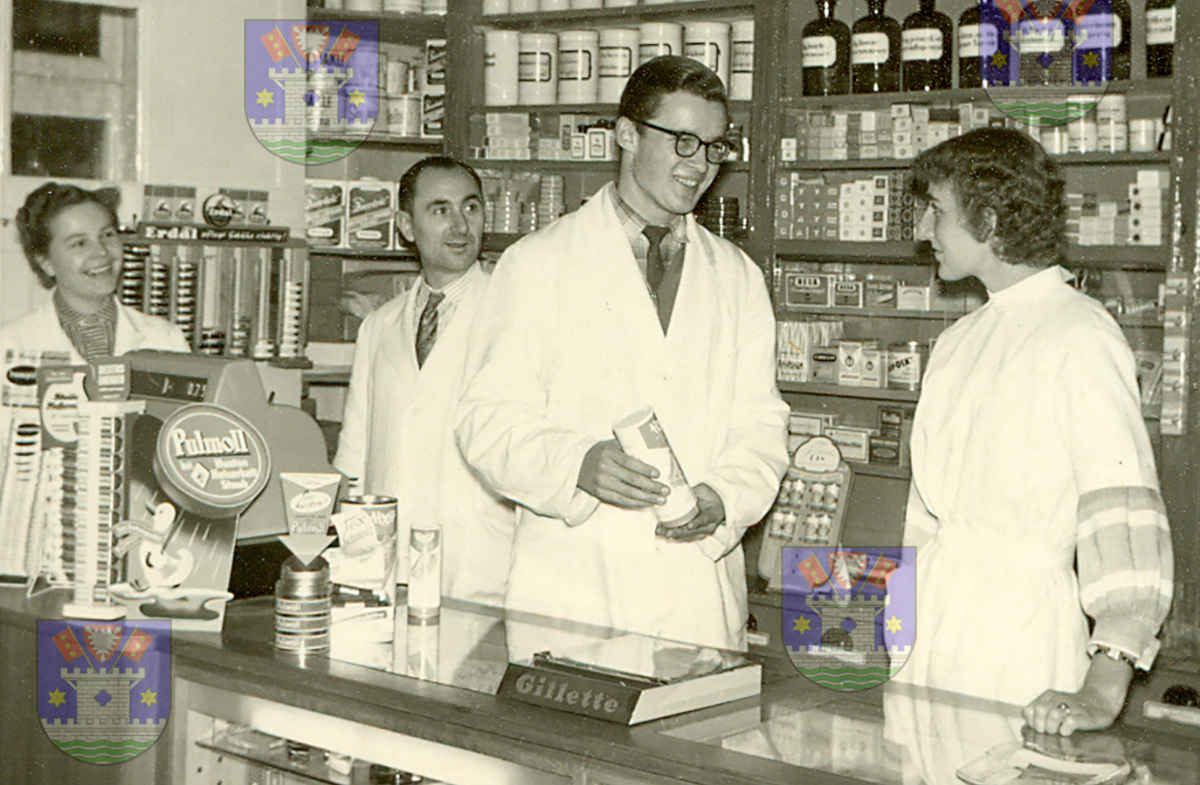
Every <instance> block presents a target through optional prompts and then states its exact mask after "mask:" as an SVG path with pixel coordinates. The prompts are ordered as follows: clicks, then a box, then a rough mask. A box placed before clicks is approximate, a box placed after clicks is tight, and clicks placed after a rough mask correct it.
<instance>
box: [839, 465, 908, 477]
mask: <svg viewBox="0 0 1200 785" xmlns="http://www.w3.org/2000/svg"><path fill="white" fill-rule="evenodd" d="M846 463H848V464H850V468H851V469H853V470H854V473H855V474H857V475H859V476H862V477H886V478H888V479H891V480H905V481H907V480H909V479H911V478H912V472H911V471H910V470H909V468H908V467H907V466H890V465H888V464H885V463H861V462H859V461H846Z"/></svg>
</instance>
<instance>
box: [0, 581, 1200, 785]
mask: <svg viewBox="0 0 1200 785" xmlns="http://www.w3.org/2000/svg"><path fill="white" fill-rule="evenodd" d="M61 602H62V597H61V596H60V595H59V594H51V595H46V596H43V597H39V598H37V599H35V600H33V601H29V600H26V599H24V596H23V594H22V593H21V591H20V590H19V589H16V590H14V589H4V590H0V652H2V653H3V654H4V657H3V660H2V661H3V663H4V668H3V670H4V675H5V682H4V683H5V690H4V692H3V695H2V696H0V710H2V711H0V718H2V719H0V731H2V732H3V733H4V737H5V739H6V752H5V755H4V756H3V758H0V779H3V781H4V782H5V783H15V784H18V785H19V784H20V783H26V782H82V781H84V780H85V779H86V780H87V781H89V782H112V783H135V782H136V783H146V782H151V781H155V782H161V783H196V784H197V785H200V784H202V783H203V784H208V783H218V782H220V783H222V784H223V785H232V784H233V783H242V782H246V783H250V782H260V783H263V782H314V781H315V782H331V783H339V784H341V783H360V782H363V783H365V782H368V781H377V780H376V779H375V778H376V777H383V776H388V777H391V779H387V780H386V781H388V782H407V781H412V779H411V777H410V776H409V775H419V776H421V777H423V778H425V781H426V782H439V781H440V782H449V783H456V785H484V784H485V783H486V784H487V785H492V784H493V783H538V784H539V785H540V784H541V783H546V784H547V785H549V784H550V783H561V784H562V785H567V784H568V783H570V784H571V785H586V784H587V783H593V784H600V783H603V784H604V785H638V784H645V785H668V783H674V784H675V785H684V784H685V783H695V784H696V785H794V783H797V782H803V783H813V784H814V785H834V784H835V783H837V784H839V785H843V784H844V785H853V784H854V783H880V784H881V785H891V784H892V783H897V784H898V783H914V784H915V783H927V784H928V785H950V783H955V782H956V781H957V780H956V777H955V772H956V771H957V770H958V769H959V768H960V767H961V766H962V765H963V764H964V763H969V762H971V761H972V760H974V759H976V758H978V757H979V756H981V755H983V754H984V753H986V752H987V751H988V750H991V749H994V748H996V747H997V746H999V745H1002V744H1011V743H1013V742H1019V741H1021V740H1022V736H1023V732H1022V729H1021V725H1022V722H1021V715H1020V707H1019V706H1015V705H1011V704H1000V703H994V702H989V701H983V700H979V699H974V698H969V697H966V696H963V695H958V694H952V693H944V692H937V691H931V690H926V689H919V688H917V689H913V688H907V687H905V686H903V685H899V684H895V683H888V684H885V685H884V686H883V687H881V688H877V689H873V690H867V691H863V692H836V691H831V690H827V689H824V688H821V687H818V686H816V685H815V684H813V683H811V682H809V681H808V680H807V679H806V678H804V677H803V676H801V675H800V674H799V673H797V672H796V671H795V669H794V668H793V667H792V665H791V663H790V662H789V661H788V660H787V659H786V657H784V656H783V653H782V650H781V649H777V648H774V649H756V650H754V651H752V652H751V653H752V654H753V655H756V656H758V657H761V659H762V661H763V689H762V694H761V695H760V696H758V697H754V698H745V699H742V700H738V701H733V702H730V703H724V704H720V705H717V706H713V707H710V708H707V709H703V710H699V711H693V712H688V713H685V714H679V715H676V716H673V717H667V718H664V719H661V720H656V721H652V722H647V723H644V724H640V725H636V726H634V727H626V726H623V725H618V724H614V723H611V722H604V721H601V720H596V719H592V718H589V717H581V716H577V715H574V714H567V713H562V712H556V711H552V710H550V709H545V708H541V707H538V706H531V705H526V704H524V703H515V702H512V701H509V700H505V699H502V698H497V697H496V696H495V692H496V689H497V687H498V685H499V683H500V679H501V677H502V675H503V672H504V669H505V667H506V665H507V663H508V661H509V660H510V659H512V658H520V657H521V656H524V655H527V654H528V653H530V652H532V651H537V650H540V649H543V648H551V647H554V646H555V645H556V641H559V640H561V639H562V638H564V637H572V638H578V636H580V635H584V636H593V637H597V638H608V637H618V636H621V635H623V633H620V632H618V631H614V630H608V629H605V628H598V627H590V626H586V625H579V624H572V623H569V622H564V621H559V620H555V619H548V618H545V617H540V616H534V615H528V614H517V613H505V612H504V611H502V610H500V609H498V608H492V607H487V606H481V605H476V604H472V603H460V602H456V601H447V602H445V603H444V605H443V608H442V612H441V617H440V620H439V623H438V624H435V625H429V626H426V627H421V628H417V627H411V626H409V625H408V624H407V623H405V622H404V621H401V623H400V624H399V625H389V624H385V625H383V627H382V632H383V634H382V635H380V634H379V633H380V632H381V628H380V627H379V626H378V625H377V624H376V623H373V622H372V620H370V619H366V618H365V617H359V618H346V619H345V620H344V621H339V622H336V623H335V624H334V628H333V630H334V631H333V648H332V650H331V652H330V653H329V654H328V655H319V656H313V655H305V656H299V655H295V654H288V653H285V652H281V651H277V650H276V649H275V648H274V646H273V644H272V640H273V635H272V633H273V621H274V619H273V616H274V613H273V603H272V601H271V600H270V599H261V600H250V601H238V602H234V603H232V604H231V605H230V608H229V611H228V613H227V616H226V623H225V629H224V631H223V632H222V633H221V634H219V635H218V634H215V633H210V634H204V633H190V634H174V635H172V638H171V651H172V663H171V668H172V678H173V682H172V688H171V695H172V698H171V715H170V719H169V720H168V723H167V726H166V729H165V731H164V733H163V736H162V737H161V738H160V739H159V741H158V743H157V744H156V745H155V746H153V747H151V749H150V750H149V751H148V752H146V753H144V754H143V755H142V756H140V757H138V758H135V759H134V760H132V761H128V762H127V763H124V764H117V765H112V766H102V767H97V766H93V765H91V764H85V763H82V762H80V761H77V760H74V759H73V758H70V757H68V756H67V755H65V754H63V753H62V752H60V751H59V750H57V749H55V748H54V747H53V746H52V745H51V744H50V742H49V740H48V738H47V737H46V736H45V734H44V733H43V732H42V729H41V727H40V725H39V723H38V721H37V708H36V700H37V698H38V697H39V696H37V695H35V694H34V693H35V689H34V685H35V684H36V681H37V680H36V678H34V674H35V672H36V667H37V666H36V659H37V658H36V621H37V619H39V618H42V619H48V618H54V617H56V616H57V614H58V612H59V610H60V606H61ZM398 611H399V614H400V617H401V619H402V620H403V619H404V617H405V614H404V608H403V605H401V606H399V608H398ZM389 635H390V636H391V637H392V639H391V640H384V639H381V638H387V637H389ZM1138 689H1142V690H1143V691H1144V685H1143V686H1140V687H1139V688H1138ZM1177 691H1178V690H1177ZM1134 694H1135V695H1138V696H1139V697H1137V698H1134V699H1131V701H1130V704H1129V706H1128V707H1127V710H1126V713H1125V716H1124V717H1123V719H1122V720H1121V721H1119V722H1118V724H1117V725H1116V726H1114V727H1113V728H1112V729H1110V730H1107V731H1104V732H1101V733H1089V734H1079V735H1077V736H1075V737H1073V738H1072V739H1069V740H1059V739H1058V738H1057V737H1052V738H1041V739H1040V740H1039V743H1040V744H1042V745H1043V746H1045V745H1055V744H1057V745H1059V746H1060V747H1061V749H1060V750H1059V751H1060V752H1065V753H1070V752H1072V751H1073V750H1076V749H1077V748H1087V749H1097V748H1098V749H1101V750H1104V751H1106V752H1107V753H1108V754H1115V755H1117V756H1119V757H1121V758H1124V759H1126V760H1128V762H1129V765H1130V767H1131V770H1132V772H1133V773H1134V774H1135V775H1136V777H1135V778H1136V781H1137V782H1140V783H1145V784H1146V785H1151V784H1155V785H1197V784H1198V783H1200V730H1197V729H1196V728H1190V727H1189V726H1187V725H1186V724H1182V723H1179V724H1175V725H1171V726H1165V725H1161V724H1159V725H1155V724H1154V720H1153V718H1152V714H1153V713H1152V712H1149V711H1146V710H1145V707H1147V706H1149V705H1150V704H1154V705H1155V706H1160V705H1161V706H1168V705H1169V704H1171V701H1173V700H1174V698H1173V697H1172V694H1170V689H1168V690H1166V692H1165V693H1164V692H1163V691H1162V690H1159V692H1158V693H1156V694H1155V695H1154V696H1152V698H1153V699H1152V700H1151V699H1150V698H1147V697H1146V696H1145V695H1142V694H1140V693H1138V692H1136V691H1135V693H1134ZM1170 708H1172V710H1174V711H1176V712H1180V711H1184V712H1185V711H1186V709H1185V708H1184V707H1181V706H1178V705H1173V706H1170ZM1192 711H1193V712H1194V711H1195V710H1194V709H1193V710H1192ZM1146 717H1150V718H1151V719H1150V720H1146V719H1145V718H1146ZM1134 725H1141V727H1140V728H1139V727H1133V726H1134ZM1168 728H1169V730H1168ZM1052 781H1059V780H1052ZM1061 781H1063V782H1066V781H1067V780H1061Z"/></svg>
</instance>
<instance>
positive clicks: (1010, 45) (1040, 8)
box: [979, 0, 1130, 127]
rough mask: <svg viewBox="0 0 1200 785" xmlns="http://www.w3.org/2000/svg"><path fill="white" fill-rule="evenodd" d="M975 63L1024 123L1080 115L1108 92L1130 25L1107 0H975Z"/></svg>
mask: <svg viewBox="0 0 1200 785" xmlns="http://www.w3.org/2000/svg"><path fill="white" fill-rule="evenodd" d="M979 11H980V25H979V31H980V32H979V65H980V71H981V73H982V75H983V84H984V87H985V89H986V90H987V93H988V96H989V97H990V98H991V99H992V103H993V104H995V105H996V108H997V109H999V110H1000V111H1001V112H1003V113H1004V114H1006V115H1008V116H1009V117H1012V118H1013V119H1015V120H1018V121H1020V122H1022V123H1025V124H1027V125H1030V126H1034V127H1040V126H1054V125H1065V124H1067V123H1070V122H1072V121H1074V120H1079V119H1081V118H1083V117H1085V116H1086V115H1087V114H1088V113H1090V112H1091V111H1092V110H1093V109H1095V107H1096V105H1097V104H1098V103H1099V102H1100V99H1101V98H1102V97H1104V94H1105V93H1106V92H1107V91H1108V86H1109V82H1110V81H1111V80H1112V78H1113V58H1114V52H1115V50H1116V48H1117V47H1118V46H1119V45H1120V43H1121V40H1122V38H1123V37H1128V36H1129V34H1130V31H1129V30H1123V29H1122V24H1121V20H1120V18H1119V17H1118V16H1117V15H1116V14H1114V13H1113V9H1112V0H979Z"/></svg>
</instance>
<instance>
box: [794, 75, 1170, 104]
mask: <svg viewBox="0 0 1200 785" xmlns="http://www.w3.org/2000/svg"><path fill="white" fill-rule="evenodd" d="M1171 85H1172V81H1171V80H1170V79H1132V80H1126V81H1117V82H1110V83H1109V87H1108V91H1107V92H1109V93H1120V94H1126V93H1129V94H1136V95H1139V96H1147V95H1155V96H1161V98H1162V99H1163V100H1169V99H1170V97H1171ZM1020 91H1021V88H992V89H990V90H984V89H982V88H977V89H972V90H962V89H957V88H956V89H953V90H932V91H930V92H922V93H918V92H898V93H867V94H864V95H855V94H848V95H821V96H786V97H784V99H783V102H784V105H785V106H787V107H794V108H797V109H822V108H834V109H838V110H844V109H851V110H853V109H878V108H879V107H880V104H881V103H889V104H893V103H894V104H932V105H935V106H950V105H954V104H966V103H981V102H986V103H991V102H992V98H993V96H996V97H1000V98H1003V97H1004V95H1005V94H1006V93H1008V92H1011V93H1013V94H1016V93H1018V92H1020Z"/></svg>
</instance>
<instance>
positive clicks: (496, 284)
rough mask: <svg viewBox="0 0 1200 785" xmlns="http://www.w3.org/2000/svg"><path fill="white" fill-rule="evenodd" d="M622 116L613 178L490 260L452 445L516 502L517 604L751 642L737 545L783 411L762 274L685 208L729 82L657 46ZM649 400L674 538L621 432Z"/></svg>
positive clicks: (688, 636)
mask: <svg viewBox="0 0 1200 785" xmlns="http://www.w3.org/2000/svg"><path fill="white" fill-rule="evenodd" d="M619 115H620V116H619V118H618V120H617V125H616V136H617V141H618V144H619V145H620V148H621V162H620V169H619V175H618V180H617V182H616V183H615V184H609V185H607V186H605V187H604V188H603V189H601V190H600V191H599V192H598V193H596V194H595V195H593V196H592V197H591V198H590V199H589V200H588V201H587V202H586V204H584V205H583V207H581V208H580V209H579V210H577V211H576V212H574V213H570V214H568V215H566V216H564V217H563V218H561V219H559V220H558V221H556V222H555V223H552V224H550V225H549V226H548V227H546V228H545V229H543V230H541V231H539V232H536V233H534V234H532V235H529V236H527V237H525V238H523V239H522V240H520V241H519V242H517V243H516V244H514V245H513V246H512V247H511V248H509V249H508V250H507V251H506V252H505V254H504V255H503V256H502V257H501V259H500V261H499V263H498V264H497V267H496V272H495V273H494V274H493V281H492V286H491V288H490V290H489V291H488V294H487V296H486V297H485V300H484V303H483V305H482V306H481V310H480V313H479V315H478V317H477V318H476V322H475V325H474V332H473V336H472V342H471V346H472V351H471V355H470V358H469V361H468V362H469V367H470V368H471V369H472V370H473V371H475V369H478V370H477V371H475V372H474V374H473V378H472V379H471V382H470V383H469V385H468V386H467V389H466V393H465V395H464V398H463V400H462V403H461V404H460V407H459V426H458V430H457V433H458V439H459V446H460V447H461V448H462V450H463V454H464V455H465V456H466V458H467V460H468V462H470V463H471V465H472V466H474V467H475V469H477V470H478V471H479V472H480V473H481V474H482V476H483V477H484V479H485V480H486V482H487V483H488V484H489V485H491V486H492V487H493V488H495V489H496V490H498V491H499V492H500V493H502V494H504V495H505V496H508V497H509V498H512V499H514V500H515V501H516V502H517V503H518V504H519V505H520V507H519V523H518V526H517V534H516V540H515V543H514V548H513V565H512V570H511V572H510V574H509V588H508V594H507V597H506V605H507V606H508V607H509V608H512V609H516V610H522V611H532V612H537V613H542V614H546V615H549V616H554V617H558V618H563V619H570V620H578V621H584V622H590V623H595V624H601V625H606V626H610V627H615V628H618V629H626V630H632V631H635V632H640V633H644V634H649V635H654V636H658V637H662V638H670V639H675V640H682V641H688V642H692V643H697V644H701V645H709V646H719V647H725V648H744V647H745V645H746V636H745V624H746V619H747V615H748V608H747V600H746V576H745V565H744V558H743V554H742V548H741V538H742V534H743V533H744V531H745V530H746V528H747V527H748V526H750V525H752V524H754V523H756V522H757V521H758V520H760V519H761V517H762V516H763V515H764V514H765V513H766V511H767V509H768V508H769V507H770V504H771V502H772V500H773V499H774V498H775V494H776V491H777V490H778V487H779V481H780V478H781V476H782V474H783V472H784V470H785V469H786V466H787V460H788V456H787V445H786V439H787V412H788V409H787V405H786V404H785V403H784V402H783V401H782V400H781V398H780V396H779V393H778V391H777V389H776V385H775V354H774V353H775V321H774V316H773V314H772V310H771V304H770V302H769V299H768V296H767V289H766V286H765V284H764V281H763V276H762V273H761V272H760V270H759V269H758V267H757V266H756V265H755V264H754V262H753V261H752V260H751V259H750V258H749V257H748V256H746V254H745V253H743V252H742V251H741V250H740V249H738V248H737V247H736V246H735V245H733V244H732V243H730V242H728V241H726V240H724V239H722V238H719V237H716V236H714V235H712V234H710V233H709V232H708V231H707V230H705V229H704V228H703V227H701V226H700V225H698V224H697V223H696V221H695V220H694V218H693V217H692V215H691V210H692V208H693V207H695V205H696V202H697V200H699V198H700V196H701V195H702V194H703V193H704V191H705V190H706V189H707V188H708V187H709V185H711V184H712V181H713V179H714V178H715V177H716V175H717V172H718V170H719V167H720V162H721V161H722V160H724V158H725V156H726V155H728V152H729V146H728V143H727V142H726V141H725V131H726V124H727V116H728V115H727V107H726V97H725V92H724V88H723V86H722V85H721V82H720V80H719V79H718V78H717V77H716V75H715V74H713V73H712V72H711V71H709V70H708V69H707V68H705V67H704V66H703V65H700V64H699V63H697V62H695V61H693V60H688V59H686V58H681V57H663V58H656V59H655V60H652V61H649V62H648V63H646V64H644V65H643V66H641V67H640V68H639V69H638V70H637V71H636V72H635V73H634V74H633V75H632V76H631V77H630V80H629V82H628V84H627V86H626V88H625V93H624V94H623V96H622V99H621V105H620V109H619ZM655 226H656V227H659V228H658V230H657V232H654V231H652V232H650V233H651V234H656V235H657V237H658V242H660V243H661V244H659V245H658V246H657V250H652V249H651V247H650V243H651V240H650V239H649V238H648V237H647V233H646V232H645V231H644V230H646V229H647V227H655ZM656 266H661V267H660V269H657V270H656V269H655V268H656ZM646 405H650V406H652V407H653V408H654V410H655V412H656V413H657V416H658V420H659V422H660V423H661V425H662V427H663V429H664V430H665V432H666V435H667V437H668V439H669V441H670V443H671V445H672V447H673V449H674V451H675V453H676V455H677V457H678V459H679V463H680V464H681V466H682V469H683V472H684V474H685V475H686V477H687V479H688V481H689V482H690V483H692V485H693V490H694V492H695V494H696V496H697V499H698V501H699V508H700V512H699V514H698V515H697V516H696V517H695V518H694V519H692V521H691V522H689V523H687V524H685V525H684V526H681V527H679V528H677V529H671V530H669V531H668V530H663V529H661V528H660V527H659V525H658V522H657V519H656V515H655V512H654V505H655V504H657V503H660V502H662V501H664V500H665V495H666V493H667V491H668V487H667V486H666V485H664V484H663V483H661V482H659V481H658V480H659V479H665V478H659V477H658V474H657V472H655V471H654V470H653V469H652V467H650V466H648V465H647V464H645V463H642V462H641V461H639V460H637V459H635V458H633V457H632V456H630V455H628V454H627V453H625V452H623V451H622V450H621V448H620V447H619V446H618V445H617V444H616V442H615V441H613V440H612V427H613V422H614V421H615V420H617V419H618V418H620V417H622V416H624V415H626V414H628V413H629V412H631V411H632V410H634V409H637V408H639V407H642V406H646Z"/></svg>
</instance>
